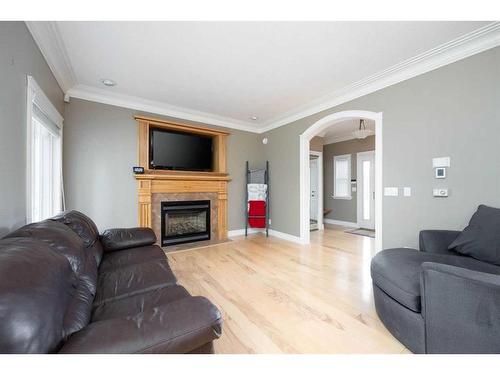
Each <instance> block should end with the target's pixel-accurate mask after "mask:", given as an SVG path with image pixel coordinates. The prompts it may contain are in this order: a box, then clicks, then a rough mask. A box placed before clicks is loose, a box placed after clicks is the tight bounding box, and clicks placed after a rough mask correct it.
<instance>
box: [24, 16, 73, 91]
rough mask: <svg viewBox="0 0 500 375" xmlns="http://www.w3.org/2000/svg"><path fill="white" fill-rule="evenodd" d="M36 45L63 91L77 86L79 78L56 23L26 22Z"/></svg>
mask: <svg viewBox="0 0 500 375" xmlns="http://www.w3.org/2000/svg"><path fill="white" fill-rule="evenodd" d="M25 24H26V27H27V28H28V30H29V31H30V33H31V35H32V36H33V39H34V40H35V43H36V44H37V45H38V48H39V49H40V52H41V53H42V55H43V57H44V58H45V61H47V64H48V65H49V68H50V70H51V71H52V74H54V77H55V78H56V80H57V83H58V84H59V86H60V87H61V89H62V91H63V92H65V93H66V91H67V90H69V89H70V88H71V87H73V86H74V85H76V84H77V78H76V75H75V72H74V70H73V67H72V65H71V61H70V59H69V56H68V53H67V52H66V48H65V47H64V42H63V40H62V37H61V34H60V32H59V28H58V26H57V23H56V22H52V21H26V22H25Z"/></svg>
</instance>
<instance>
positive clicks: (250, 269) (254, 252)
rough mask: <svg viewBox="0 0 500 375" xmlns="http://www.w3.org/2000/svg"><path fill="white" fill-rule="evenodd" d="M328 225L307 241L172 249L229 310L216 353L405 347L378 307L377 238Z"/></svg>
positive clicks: (189, 284) (183, 279) (176, 266)
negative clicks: (374, 279) (373, 274)
mask: <svg viewBox="0 0 500 375" xmlns="http://www.w3.org/2000/svg"><path fill="white" fill-rule="evenodd" d="M344 230H345V228H342V227H337V226H335V227H331V228H329V229H326V230H325V231H315V232H312V233H311V244H310V245H307V246H306V245H297V244H293V243H291V242H288V241H284V240H280V239H277V238H274V237H269V238H266V237H265V236H263V235H261V234H253V235H250V236H249V237H248V238H245V237H236V238H234V241H231V242H228V243H223V244H220V245H215V246H212V247H208V248H202V249H194V250H190V251H185V252H179V253H173V254H168V258H169V260H170V264H171V266H172V269H173V270H174V272H175V274H176V275H177V277H178V279H179V282H180V283H181V284H182V285H183V286H184V287H186V288H187V289H188V290H189V291H190V293H191V294H193V295H203V296H206V297H207V298H209V299H210V300H211V301H212V302H213V303H214V304H216V305H217V306H218V307H219V309H220V310H221V311H222V314H223V317H224V323H223V334H222V337H221V338H220V339H219V340H217V341H216V342H215V349H216V352H217V353H408V351H407V350H406V349H405V347H404V346H403V345H402V344H400V343H399V342H398V341H397V340H396V339H395V338H393V337H392V335H391V334H390V333H389V332H388V331H387V330H386V328H385V327H384V326H383V324H382V323H381V322H380V320H379V319H378V317H377V315H376V313H375V307H374V304H373V295H372V285H371V278H370V260H371V258H372V257H373V255H374V239H372V238H369V237H363V236H357V235H353V234H349V233H344Z"/></svg>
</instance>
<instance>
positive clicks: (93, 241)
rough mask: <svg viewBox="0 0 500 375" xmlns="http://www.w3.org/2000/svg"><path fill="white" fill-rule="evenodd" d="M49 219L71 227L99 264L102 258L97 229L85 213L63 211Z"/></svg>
mask: <svg viewBox="0 0 500 375" xmlns="http://www.w3.org/2000/svg"><path fill="white" fill-rule="evenodd" d="M49 220H53V221H57V222H60V223H63V224H65V225H67V226H68V227H69V228H71V229H72V230H73V231H74V232H75V233H76V234H77V235H78V236H80V238H82V240H83V241H84V244H85V247H86V248H88V249H89V251H91V252H92V254H93V255H94V258H95V260H96V264H97V265H99V264H100V263H101V259H102V253H103V251H102V246H101V243H100V242H99V230H98V229H97V226H96V225H95V223H94V222H93V221H92V219H91V218H89V217H88V216H87V215H84V214H83V213H81V212H79V211H74V210H73V211H65V212H62V213H60V214H59V215H57V216H54V217H52V218H50V219H49Z"/></svg>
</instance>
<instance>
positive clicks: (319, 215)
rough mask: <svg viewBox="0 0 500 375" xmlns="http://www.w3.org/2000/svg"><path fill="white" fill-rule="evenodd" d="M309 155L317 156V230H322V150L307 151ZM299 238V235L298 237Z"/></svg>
mask: <svg viewBox="0 0 500 375" xmlns="http://www.w3.org/2000/svg"><path fill="white" fill-rule="evenodd" d="M309 154H310V155H315V156H317V157H318V212H317V217H318V230H323V229H324V228H325V226H324V225H323V211H324V209H323V205H324V204H325V202H324V199H323V194H324V192H323V185H324V184H323V178H324V177H323V152H322V151H309ZM298 238H299V237H298Z"/></svg>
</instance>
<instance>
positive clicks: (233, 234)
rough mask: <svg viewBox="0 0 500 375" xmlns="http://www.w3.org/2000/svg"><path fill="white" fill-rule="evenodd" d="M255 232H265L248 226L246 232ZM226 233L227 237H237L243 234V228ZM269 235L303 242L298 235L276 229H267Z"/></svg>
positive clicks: (299, 242)
mask: <svg viewBox="0 0 500 375" xmlns="http://www.w3.org/2000/svg"><path fill="white" fill-rule="evenodd" d="M257 233H262V234H264V235H265V233H266V232H265V229H258V228H248V234H257ZM227 234H228V237H231V238H232V237H238V236H244V235H245V229H234V230H230V231H229V232H228V233H227ZM269 235H270V236H273V237H276V238H280V239H282V240H285V241H290V242H294V243H298V244H304V243H303V242H302V241H301V239H300V237H297V236H293V235H291V234H288V233H283V232H280V231H277V230H274V229H269Z"/></svg>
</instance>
